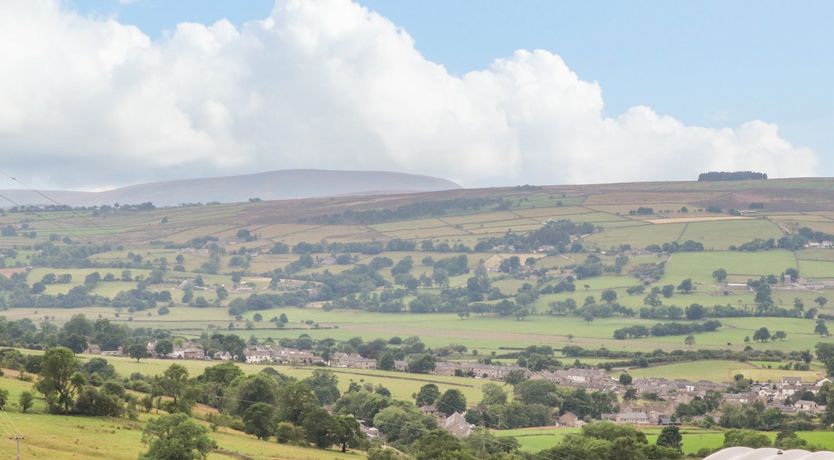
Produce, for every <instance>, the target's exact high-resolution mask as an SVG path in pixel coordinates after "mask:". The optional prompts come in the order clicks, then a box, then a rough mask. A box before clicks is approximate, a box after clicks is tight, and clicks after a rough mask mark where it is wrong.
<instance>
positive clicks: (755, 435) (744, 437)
mask: <svg viewBox="0 0 834 460" xmlns="http://www.w3.org/2000/svg"><path fill="white" fill-rule="evenodd" d="M734 446H745V447H752V448H754V449H758V448H760V447H770V438H769V437H767V435H766V434H764V433H759V432H758V431H752V430H738V429H732V430H727V431H726V432H725V433H724V447H734Z"/></svg>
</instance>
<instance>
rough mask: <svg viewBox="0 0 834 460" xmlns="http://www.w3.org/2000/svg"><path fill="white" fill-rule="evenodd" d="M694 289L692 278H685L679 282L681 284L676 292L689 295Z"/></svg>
mask: <svg viewBox="0 0 834 460" xmlns="http://www.w3.org/2000/svg"><path fill="white" fill-rule="evenodd" d="M694 289H695V287H694V286H693V285H692V278H687V279H685V280H683V281H681V284H679V285H678V290H679V291H681V292H683V293H684V294H689V293H690V292H692V291H693V290H694Z"/></svg>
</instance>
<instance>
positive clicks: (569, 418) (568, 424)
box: [559, 411, 585, 428]
mask: <svg viewBox="0 0 834 460" xmlns="http://www.w3.org/2000/svg"><path fill="white" fill-rule="evenodd" d="M584 424H585V422H583V421H582V420H581V419H580V418H579V417H577V416H576V414H574V413H573V412H570V411H568V412H565V413H564V414H562V415H560V416H559V426H563V427H565V428H576V427H580V426H582V425H584Z"/></svg>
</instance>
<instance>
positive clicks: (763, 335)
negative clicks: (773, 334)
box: [753, 327, 770, 342]
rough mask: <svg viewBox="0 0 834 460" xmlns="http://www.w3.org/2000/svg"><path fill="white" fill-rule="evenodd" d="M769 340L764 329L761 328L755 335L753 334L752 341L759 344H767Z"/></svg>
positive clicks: (768, 333)
mask: <svg viewBox="0 0 834 460" xmlns="http://www.w3.org/2000/svg"><path fill="white" fill-rule="evenodd" d="M769 339H770V331H769V330H768V329H767V328H766V327H761V328H759V329H758V330H757V331H756V332H755V333H753V340H757V341H759V342H767V341H768V340H769Z"/></svg>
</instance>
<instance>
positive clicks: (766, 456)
mask: <svg viewBox="0 0 834 460" xmlns="http://www.w3.org/2000/svg"><path fill="white" fill-rule="evenodd" d="M704 460H834V452H829V451H820V452H808V451H807V450H800V449H791V450H781V449H776V448H773V447H763V448H761V449H752V448H750V447H728V448H726V449H721V450H719V451H718V452H716V453H714V454H712V455H710V456H709V457H706V458H705V459H704Z"/></svg>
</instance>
